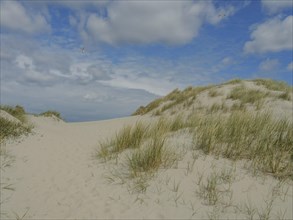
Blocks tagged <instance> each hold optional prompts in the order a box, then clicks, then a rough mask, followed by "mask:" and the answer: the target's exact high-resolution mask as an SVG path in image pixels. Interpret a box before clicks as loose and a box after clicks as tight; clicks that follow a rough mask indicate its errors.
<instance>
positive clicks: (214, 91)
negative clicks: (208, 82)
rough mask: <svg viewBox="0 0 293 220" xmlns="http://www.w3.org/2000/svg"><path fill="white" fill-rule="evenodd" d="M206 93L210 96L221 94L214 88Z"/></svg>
mask: <svg viewBox="0 0 293 220" xmlns="http://www.w3.org/2000/svg"><path fill="white" fill-rule="evenodd" d="M208 94H209V96H210V97H216V96H219V95H221V94H220V93H219V92H218V91H217V90H216V89H215V88H212V89H210V90H209V93H208Z"/></svg>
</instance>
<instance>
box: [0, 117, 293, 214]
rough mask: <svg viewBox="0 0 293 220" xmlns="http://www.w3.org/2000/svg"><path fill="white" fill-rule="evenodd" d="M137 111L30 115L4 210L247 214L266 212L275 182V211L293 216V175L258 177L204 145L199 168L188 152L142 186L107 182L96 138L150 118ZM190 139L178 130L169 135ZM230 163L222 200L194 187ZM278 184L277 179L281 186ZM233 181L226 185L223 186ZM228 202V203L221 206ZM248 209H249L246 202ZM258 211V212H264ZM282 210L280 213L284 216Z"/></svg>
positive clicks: (13, 150)
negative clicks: (93, 117) (89, 117)
mask: <svg viewBox="0 0 293 220" xmlns="http://www.w3.org/2000/svg"><path fill="white" fill-rule="evenodd" d="M147 119H148V116H144V117H142V116H134V117H126V118H119V119H114V120H105V121H97V122H84V123H65V122H63V121H58V120H56V119H54V118H46V117H35V116H30V117H29V121H31V122H32V123H33V124H34V126H35V129H34V134H32V135H30V136H29V137H27V138H25V139H23V140H22V141H20V142H19V143H17V142H15V143H9V144H7V146H6V147H7V148H8V149H9V153H10V155H12V156H13V159H14V162H13V163H12V164H11V167H6V168H5V169H4V170H3V171H2V173H1V180H2V183H4V184H5V183H7V184H8V183H9V184H12V185H10V187H11V188H13V190H7V189H1V200H2V204H1V214H2V218H3V219H6V218H9V219H10V218H12V219H15V218H16V217H17V216H19V217H22V216H24V219H115V218H116V219H144V218H146V219H158V218H159V219H161V218H166V219H189V218H194V219H204V218H205V219H206V218H217V217H219V218H224V219H228V218H230V219H235V218H239V219H243V218H248V215H249V210H248V207H249V206H251V210H250V211H253V210H254V211H253V212H254V216H255V218H256V219H257V218H258V216H259V215H260V214H261V213H262V212H263V213H265V212H266V208H267V207H266V206H268V205H269V204H266V202H267V203H269V202H270V201H271V200H270V199H271V198H272V195H273V194H272V192H273V190H274V193H275V194H278V196H275V198H274V200H273V201H272V202H273V204H274V208H273V210H272V212H273V215H271V216H273V219H274V218H277V216H281V215H283V217H284V219H292V217H293V215H292V205H293V204H292V183H283V184H281V185H280V184H279V185H278V183H279V182H278V181H277V180H276V179H274V178H272V177H270V176H264V175H263V176H258V177H255V176H253V175H251V174H249V173H248V172H247V171H246V170H245V169H243V168H242V166H241V163H233V162H231V161H229V160H225V159H215V158H213V157H211V156H204V155H201V154H200V153H199V154H198V158H197V159H196V161H195V162H193V168H192V169H188V166H189V165H190V164H192V161H193V159H192V156H191V155H190V154H188V153H187V154H185V155H184V156H183V157H182V160H180V161H179V162H178V164H177V165H176V166H175V167H173V168H171V169H168V170H164V169H161V170H159V172H158V174H157V175H156V176H155V177H154V178H153V179H152V180H151V181H150V182H149V187H148V188H147V190H146V192H144V193H135V192H132V191H129V187H127V184H124V185H120V184H109V183H108V182H107V179H106V178H105V175H107V174H108V171H109V169H108V168H109V166H111V165H109V164H104V163H100V162H99V161H98V160H97V159H95V158H94V157H93V155H94V153H95V151H96V150H97V147H98V142H99V141H102V140H104V139H106V138H109V137H111V136H112V135H114V134H115V132H117V131H118V130H119V129H120V128H122V127H123V126H124V125H126V124H134V123H135V122H137V121H138V120H147ZM180 142H182V143H183V142H184V143H188V138H187V139H184V138H183V139H182V137H181V138H175V139H174V140H173V141H171V142H170V143H176V144H177V145H178V143H180ZM223 170H230V171H231V173H233V181H232V183H231V186H230V189H229V190H230V191H229V192H228V191H227V193H223V194H222V195H221V196H222V203H225V204H221V205H216V206H211V205H207V204H205V202H204V201H203V200H201V199H200V198H199V197H198V196H197V195H196V189H197V187H198V181H199V179H200V177H202V178H203V180H204V179H205V178H207V177H208V176H209V175H210V174H211V173H213V172H216V171H217V172H223ZM278 186H279V187H278ZM226 187H227V185H225V184H224V185H223V190H224V189H226ZM223 207H224V208H223ZM246 209H247V210H246ZM258 214H259V215H258ZM281 217H282V216H281Z"/></svg>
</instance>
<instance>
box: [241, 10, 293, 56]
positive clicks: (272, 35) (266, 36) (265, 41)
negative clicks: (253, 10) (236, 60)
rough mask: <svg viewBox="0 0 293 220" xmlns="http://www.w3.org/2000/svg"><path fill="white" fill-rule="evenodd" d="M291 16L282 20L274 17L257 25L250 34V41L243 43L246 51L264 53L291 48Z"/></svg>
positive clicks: (292, 19) (292, 45)
mask: <svg viewBox="0 0 293 220" xmlns="http://www.w3.org/2000/svg"><path fill="white" fill-rule="evenodd" d="M292 27H293V16H292V15H290V16H287V17H286V18H284V19H283V20H282V19H280V18H279V17H275V18H272V19H269V20H267V21H266V22H264V23H262V24H259V25H257V26H256V27H255V28H254V29H253V31H252V33H251V35H250V38H251V41H248V42H246V43H245V45H244V52H246V53H266V52H279V51H283V50H292V49H293V43H292V38H293V36H292V35H293V34H292V32H293V31H292Z"/></svg>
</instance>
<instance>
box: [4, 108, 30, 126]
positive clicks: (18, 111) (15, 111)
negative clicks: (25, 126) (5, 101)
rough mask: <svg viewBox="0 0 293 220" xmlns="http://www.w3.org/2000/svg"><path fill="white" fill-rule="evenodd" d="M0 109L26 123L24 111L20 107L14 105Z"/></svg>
mask: <svg viewBox="0 0 293 220" xmlns="http://www.w3.org/2000/svg"><path fill="white" fill-rule="evenodd" d="M0 109H1V110H3V111H6V112H7V113H9V114H10V115H12V116H13V117H15V118H17V119H18V120H20V121H21V122H26V117H25V110H24V108H23V107H22V106H20V105H16V106H15V107H12V106H9V105H3V106H1V107H0Z"/></svg>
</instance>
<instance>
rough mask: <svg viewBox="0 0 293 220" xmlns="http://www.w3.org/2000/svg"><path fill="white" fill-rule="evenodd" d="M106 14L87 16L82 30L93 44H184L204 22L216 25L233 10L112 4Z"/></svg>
mask: <svg viewBox="0 0 293 220" xmlns="http://www.w3.org/2000/svg"><path fill="white" fill-rule="evenodd" d="M107 12H108V13H107V17H102V16H100V15H98V14H91V15H90V16H89V18H88V20H87V23H86V31H87V33H88V34H89V35H90V36H91V37H92V38H93V39H95V40H97V41H102V42H106V43H109V44H119V43H142V44H143V43H157V42H162V43H167V44H184V43H187V42H190V41H191V40H192V39H193V38H195V37H196V36H197V35H198V33H199V30H200V28H201V26H202V25H203V24H204V23H205V22H207V23H210V24H217V23H219V22H220V21H221V20H222V19H224V18H227V17H229V16H230V15H232V14H234V13H235V9H234V7H232V6H229V7H226V8H218V9H216V8H215V7H214V5H213V3H212V2H211V1H197V2H192V1H168V2H166V1H155V2H154V1H114V2H111V4H109V5H108V7H107ZM220 14H225V16H220Z"/></svg>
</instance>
